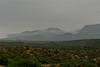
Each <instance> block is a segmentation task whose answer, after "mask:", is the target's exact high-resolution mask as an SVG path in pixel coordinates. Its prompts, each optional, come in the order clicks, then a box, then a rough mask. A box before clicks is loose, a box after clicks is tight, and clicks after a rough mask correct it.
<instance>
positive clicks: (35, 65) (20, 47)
mask: <svg viewBox="0 0 100 67" xmlns="http://www.w3.org/2000/svg"><path fill="white" fill-rule="evenodd" d="M89 41H90V42H89ZM93 41H94V40H93ZM93 41H92V42H93ZM75 42H76V41H75ZM75 42H73V44H74V45H75V44H78V43H80V46H78V45H77V47H76V45H75V46H68V42H59V43H58V42H57V43H56V42H55V43H54V42H46V43H36V42H35V43H33V42H31V43H29V42H27V43H25V42H0V45H1V46H0V65H4V66H7V67H100V49H99V44H100V43H98V42H99V40H95V41H94V43H92V44H91V40H86V41H81V42H80V41H78V43H75ZM82 43H84V44H82ZM51 44H52V45H51ZM65 44H66V46H65ZM69 44H72V42H71V43H69ZM81 44H82V45H81ZM88 44H89V45H90V44H91V45H92V46H89V45H88ZM93 44H94V46H93ZM96 44H97V45H96ZM11 45H13V46H11ZM53 45H54V47H53ZM57 45H58V46H57Z"/></svg>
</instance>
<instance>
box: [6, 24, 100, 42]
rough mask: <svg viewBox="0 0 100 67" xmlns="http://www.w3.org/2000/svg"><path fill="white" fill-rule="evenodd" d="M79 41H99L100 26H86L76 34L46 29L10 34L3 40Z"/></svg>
mask: <svg viewBox="0 0 100 67" xmlns="http://www.w3.org/2000/svg"><path fill="white" fill-rule="evenodd" d="M80 39H100V24H95V25H87V26H85V27H83V28H82V29H80V30H79V31H78V32H77V33H70V32H65V31H63V30H61V29H59V28H48V29H45V30H35V31H24V32H22V33H16V34H10V35H8V38H5V40H21V41H70V40H80Z"/></svg>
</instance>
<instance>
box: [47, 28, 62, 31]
mask: <svg viewBox="0 0 100 67" xmlns="http://www.w3.org/2000/svg"><path fill="white" fill-rule="evenodd" d="M46 30H47V31H62V30H61V29H60V28H47V29H46Z"/></svg>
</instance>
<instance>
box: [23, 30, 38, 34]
mask: <svg viewBox="0 0 100 67" xmlns="http://www.w3.org/2000/svg"><path fill="white" fill-rule="evenodd" d="M39 31H40V30H34V31H24V32H22V33H36V32H39Z"/></svg>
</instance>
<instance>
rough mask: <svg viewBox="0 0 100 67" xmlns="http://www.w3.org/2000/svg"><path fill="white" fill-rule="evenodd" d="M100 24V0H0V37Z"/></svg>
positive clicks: (67, 29)
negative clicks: (29, 31)
mask: <svg viewBox="0 0 100 67" xmlns="http://www.w3.org/2000/svg"><path fill="white" fill-rule="evenodd" d="M97 23H100V0H0V36H1V37H4V36H5V35H6V34H9V33H16V32H21V31H25V30H35V29H45V28H48V27H58V28H61V29H63V30H66V31H73V30H78V29H80V28H82V27H83V26H84V25H89V24H97Z"/></svg>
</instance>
